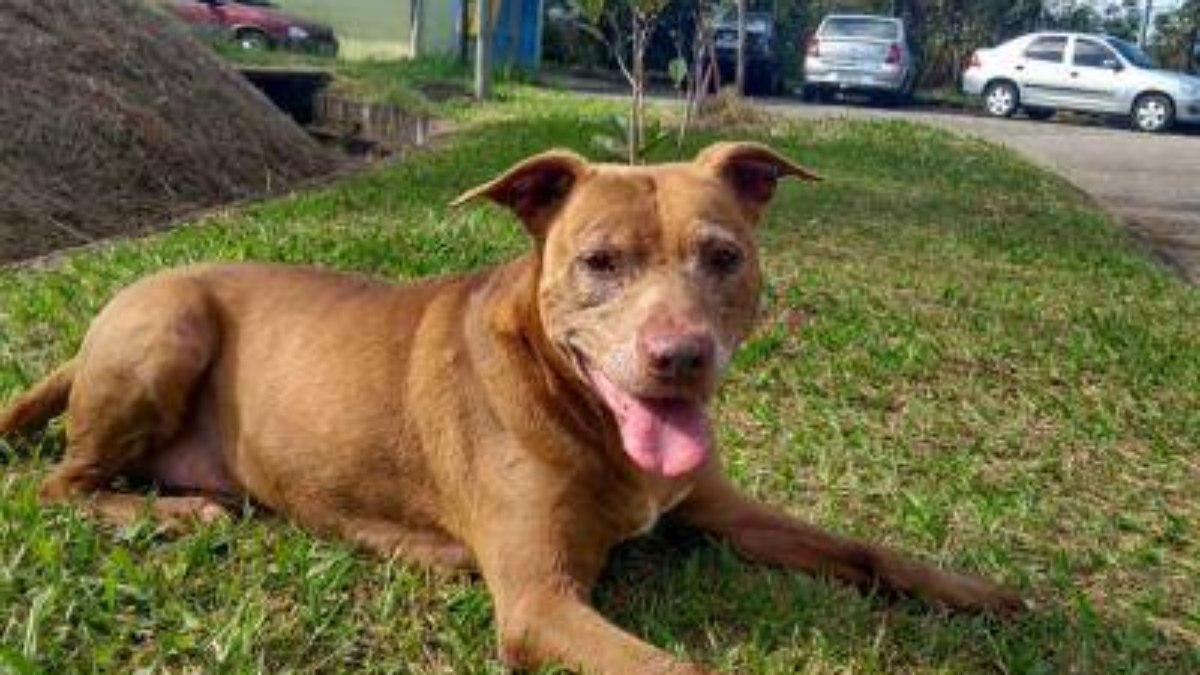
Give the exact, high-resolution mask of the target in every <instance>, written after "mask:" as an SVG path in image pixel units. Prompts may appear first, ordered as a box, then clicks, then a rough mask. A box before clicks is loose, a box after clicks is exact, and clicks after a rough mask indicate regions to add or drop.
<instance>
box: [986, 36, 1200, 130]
mask: <svg viewBox="0 0 1200 675" xmlns="http://www.w3.org/2000/svg"><path fill="white" fill-rule="evenodd" d="M963 91H965V92H966V93H968V94H974V95H978V96H982V97H983V106H984V109H985V110H986V111H987V112H988V113H990V114H992V115H995V116H997V117H1010V116H1012V115H1013V114H1014V113H1016V112H1017V111H1018V110H1024V111H1025V114H1026V115H1028V116H1029V117H1031V118H1033V119H1046V118H1048V117H1050V116H1051V115H1053V114H1054V111H1055V110H1076V111H1080V112H1089V113H1102V114H1110V115H1121V116H1127V117H1128V118H1129V119H1130V120H1131V121H1132V123H1133V126H1134V127H1135V128H1137V129H1140V130H1141V131H1163V130H1165V129H1168V128H1170V127H1171V125H1172V124H1174V123H1175V122H1191V123H1196V122H1200V78H1197V77H1193V76H1190V75H1185V74H1183V73H1177V72H1174V71H1169V70H1161V69H1159V68H1157V67H1156V66H1155V64H1154V61H1153V60H1151V58H1150V57H1149V56H1147V55H1146V53H1145V52H1143V51H1142V50H1140V49H1138V48H1137V47H1136V46H1134V45H1132V44H1130V43H1128V42H1125V41H1124V40H1119V39H1117V38H1114V37H1111V36H1107V35H1089V34H1083V33H1064V32H1043V33H1031V34H1029V35H1024V36H1021V37H1019V38H1016V39H1013V40H1010V41H1008V42H1005V43H1004V44H1002V45H1000V46H999V47H995V48H992V49H980V50H977V51H976V52H975V53H974V54H972V55H971V61H970V64H969V65H968V67H967V70H966V72H964V73H963Z"/></svg>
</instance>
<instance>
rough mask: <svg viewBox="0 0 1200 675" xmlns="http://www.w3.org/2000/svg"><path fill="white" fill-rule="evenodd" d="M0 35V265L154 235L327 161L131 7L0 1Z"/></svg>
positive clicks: (128, 2)
mask: <svg viewBox="0 0 1200 675" xmlns="http://www.w3.org/2000/svg"><path fill="white" fill-rule="evenodd" d="M0 35H3V36H4V39H3V40H0V61H2V62H3V63H4V65H5V67H4V70H3V72H0V261H5V260H16V259H21V258H27V257H31V256H36V255H40V254H43V253H45V252H47V251H51V250H54V249H57V248H62V247H64V246H75V245H79V244H82V243H88V242H91V241H95V240H99V239H103V238H107V237H111V236H116V235H127V234H130V233H135V232H139V231H143V230H148V229H153V228H155V227H158V226H161V225H162V224H164V223H167V222H170V220H171V218H172V217H173V216H177V215H179V214H182V213H187V212H190V211H194V210H196V209H201V208H204V207H209V206H213V205H216V204H221V203H225V202H229V201H233V200H239V199H245V198H248V197H254V196H258V195H263V194H268V193H274V192H279V191H283V190H287V189H289V187H291V186H293V185H295V184H299V183H300V182H303V181H304V180H305V179H308V178H311V177H313V176H317V175H320V174H323V173H326V172H329V171H332V170H334V169H335V168H336V166H337V161H338V160H337V158H336V156H335V155H334V154H333V153H330V152H328V151H326V150H324V149H322V148H321V147H320V146H319V145H318V144H317V143H315V142H314V141H313V140H312V139H310V138H309V137H308V136H307V135H306V134H305V133H304V132H303V131H302V130H301V129H300V128H299V127H298V126H296V125H295V124H294V123H293V122H292V121H291V120H290V119H289V118H288V117H286V116H285V115H283V114H282V113H280V112H279V111H278V110H277V109H276V108H275V107H274V106H272V105H271V104H270V102H268V101H267V100H266V98H264V97H263V96H262V95H261V94H260V93H259V92H258V91H256V90H255V89H254V88H253V87H252V86H250V85H249V84H248V83H247V82H246V81H245V80H243V79H242V77H241V76H240V75H238V74H237V73H236V72H234V71H233V70H231V69H230V68H228V67H227V66H226V65H224V64H223V63H222V62H221V61H220V60H218V58H217V57H216V56H215V55H213V54H212V53H211V52H210V51H209V50H208V49H207V48H206V47H204V46H202V45H200V44H198V43H196V42H195V41H194V40H193V39H192V38H191V37H190V36H188V35H187V33H186V31H185V30H184V29H182V28H181V27H179V26H178V25H177V24H176V23H175V22H174V21H173V20H171V19H169V18H168V17H165V16H162V15H160V14H158V13H157V12H155V11H152V10H150V9H148V8H147V7H146V6H144V5H142V4H139V3H137V2H135V1H134V0H105V1H104V2H96V0H6V1H5V2H4V3H2V4H0Z"/></svg>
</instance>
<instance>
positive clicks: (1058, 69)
mask: <svg viewBox="0 0 1200 675" xmlns="http://www.w3.org/2000/svg"><path fill="white" fill-rule="evenodd" d="M1067 43H1068V38H1067V36H1066V35H1042V36H1039V37H1036V38H1034V39H1033V40H1031V41H1030V42H1029V45H1027V46H1026V47H1025V50H1024V51H1023V52H1022V53H1021V56H1020V58H1019V59H1018V62H1017V65H1016V67H1015V69H1016V79H1017V84H1019V85H1020V87H1021V103H1022V104H1024V105H1033V106H1046V107H1048V108H1054V107H1058V106H1061V105H1064V104H1065V103H1066V102H1067V98H1068V95H1069V87H1070V85H1069V84H1068V83H1067V80H1068V79H1069V76H1068V74H1067V64H1066V55H1067Z"/></svg>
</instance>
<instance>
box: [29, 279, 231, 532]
mask: <svg viewBox="0 0 1200 675" xmlns="http://www.w3.org/2000/svg"><path fill="white" fill-rule="evenodd" d="M218 332H219V331H218V329H217V324H216V320H215V319H214V318H213V316H212V315H211V312H210V308H209V305H208V300H207V298H206V296H205V294H204V292H203V291H202V289H200V288H199V287H197V286H196V285H195V284H193V283H190V282H186V281H179V280H174V281H163V282H160V283H157V284H154V285H150V286H145V287H136V288H134V289H132V290H131V291H126V292H125V293H123V294H122V295H120V296H118V297H117V298H116V299H115V300H114V301H113V302H112V303H111V304H110V305H109V306H108V307H107V308H105V310H104V311H103V312H102V313H101V315H100V316H99V317H97V319H96V321H95V322H94V323H93V324H92V327H91V329H89V331H88V335H87V338H86V339H85V341H84V346H83V348H82V349H81V351H80V354H79V356H78V357H77V358H76V361H75V363H76V365H75V375H74V382H73V384H72V388H71V394H70V402H69V406H68V410H67V412H68V420H67V452H66V456H65V457H64V458H63V460H62V462H60V463H59V464H58V465H57V466H55V467H54V469H53V470H52V471H51V472H50V475H49V476H48V477H47V478H46V480H45V481H44V482H43V483H42V487H41V492H40V496H41V498H42V500H43V501H46V502H63V501H72V502H78V503H81V504H91V510H92V511H93V512H94V513H96V515H99V516H101V517H103V518H105V519H107V520H113V521H116V522H128V521H129V520H130V519H132V518H136V516H137V515H138V514H139V513H141V512H143V511H145V509H144V508H142V504H144V502H145V500H144V498H141V497H135V496H132V495H119V494H116V493H113V492H111V490H110V484H111V482H112V480H113V479H114V478H115V477H117V476H119V475H121V474H123V473H125V472H126V471H127V470H128V469H129V467H130V466H131V465H132V464H134V463H135V462H138V461H139V460H141V459H142V458H144V457H145V456H147V455H148V454H149V453H152V452H155V451H156V450H159V449H161V448H162V447H163V446H164V445H166V444H167V443H169V442H170V441H171V440H172V439H173V438H174V437H175V436H176V434H177V433H179V430H180V428H181V426H182V424H183V420H184V418H185V415H186V414H187V409H188V405H189V403H190V399H191V398H192V393H193V392H194V391H195V389H196V387H197V386H198V383H199V381H200V379H201V377H202V376H203V374H204V373H205V371H206V370H207V369H208V367H209V364H210V361H211V359H212V358H213V355H214V354H216V353H217V351H218V337H217V335H218ZM190 499H192V498H177V497H163V498H160V499H159V500H158V502H157V503H158V504H159V505H158V506H151V507H150V512H151V515H162V516H163V517H164V519H168V520H179V517H178V516H179V515H180V514H183V513H188V512H195V513H197V514H203V513H215V511H214V509H213V508H211V507H212V506H213V504H211V503H208V502H209V501H211V500H206V501H204V502H197V501H194V500H192V501H189V500H190Z"/></svg>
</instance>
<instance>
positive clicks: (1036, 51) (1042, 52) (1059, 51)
mask: <svg viewBox="0 0 1200 675" xmlns="http://www.w3.org/2000/svg"><path fill="white" fill-rule="evenodd" d="M1065 51H1067V38H1066V37H1065V36H1062V35H1053V36H1047V37H1040V38H1037V39H1036V40H1034V41H1033V42H1030V43H1029V46H1028V47H1026V48H1025V58H1027V59H1031V60H1033V61H1051V62H1053V63H1062V60H1063V52H1065Z"/></svg>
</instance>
